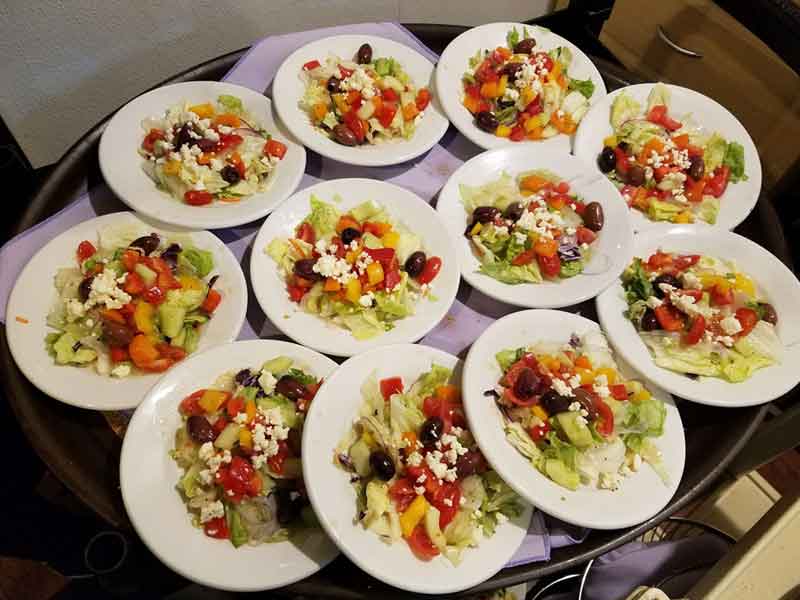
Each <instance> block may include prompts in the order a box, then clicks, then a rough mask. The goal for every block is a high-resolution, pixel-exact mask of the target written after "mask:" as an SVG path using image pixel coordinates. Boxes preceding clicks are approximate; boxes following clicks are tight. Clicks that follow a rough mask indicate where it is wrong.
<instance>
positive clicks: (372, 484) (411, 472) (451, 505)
mask: <svg viewBox="0 0 800 600" xmlns="http://www.w3.org/2000/svg"><path fill="white" fill-rule="evenodd" d="M451 379H452V372H451V371H450V369H448V368H445V367H442V366H440V365H436V364H433V365H431V369H430V371H428V372H426V373H423V374H422V375H421V376H420V377H419V378H418V379H417V380H416V381H414V382H412V383H411V385H410V386H408V387H406V385H407V383H408V382H404V381H403V379H402V378H400V377H389V378H386V379H382V380H380V381H379V380H378V378H377V377H376V376H375V375H374V374H373V375H372V376H370V377H369V378H368V379H367V380H366V381H365V382H364V384H363V386H362V389H361V393H362V397H363V404H362V407H361V411H360V415H359V418H358V420H357V421H355V423H354V424H353V427H352V428H351V429H350V431H348V433H347V435H346V436H345V437H344V438H343V439H342V441H341V442H340V444H339V445H338V446H337V448H336V450H335V454H334V463H335V464H336V465H337V466H339V467H340V468H342V469H343V470H344V471H346V472H347V473H349V474H350V481H351V483H352V484H353V488H354V489H355V492H356V510H355V513H356V515H357V516H356V518H355V521H356V522H358V523H360V524H361V526H363V527H364V528H365V529H367V530H369V531H372V532H374V533H375V534H376V535H378V536H380V538H381V540H382V541H384V542H386V543H387V544H393V543H395V542H399V541H401V540H405V542H406V543H407V544H408V546H409V548H410V549H411V551H412V552H413V553H414V555H415V556H416V557H417V558H419V559H420V560H424V561H428V560H431V559H433V558H435V557H436V556H439V555H443V556H445V557H446V558H447V559H449V560H450V561H451V562H452V563H453V564H454V565H457V564H458V563H459V562H460V559H461V554H462V552H463V550H464V549H465V548H469V547H474V546H477V545H478V544H479V540H480V538H481V537H483V536H486V537H489V536H492V535H493V534H494V532H495V529H496V527H497V526H498V525H499V524H501V523H503V522H505V521H506V520H507V519H508V518H511V517H516V516H518V515H519V514H521V512H522V505H521V504H520V501H519V498H518V497H517V495H516V494H515V493H514V492H513V491H512V490H511V488H509V487H508V485H507V484H506V483H505V482H503V481H502V480H501V479H500V477H499V476H498V475H497V473H495V472H494V471H492V470H490V469H489V467H488V465H487V463H486V461H485V459H484V458H483V455H482V454H481V452H480V450H479V449H478V447H477V445H476V443H475V440H474V439H473V437H472V435H471V433H470V432H469V429H468V428H467V424H466V420H465V418H464V413H463V409H462V405H461V395H460V390H459V389H458V388H457V387H456V386H455V385H453V384H452V383H449V382H450V381H451Z"/></svg>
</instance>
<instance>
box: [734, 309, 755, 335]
mask: <svg viewBox="0 0 800 600" xmlns="http://www.w3.org/2000/svg"><path fill="white" fill-rule="evenodd" d="M735 316H736V319H737V320H738V321H739V324H740V325H741V326H742V330H741V331H740V332H739V335H740V336H741V337H744V336H746V335H747V334H748V333H750V332H751V331H753V327H755V326H756V323H758V314H757V313H756V311H754V310H753V309H751V308H738V309H736V313H735Z"/></svg>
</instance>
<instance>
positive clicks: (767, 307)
mask: <svg viewBox="0 0 800 600" xmlns="http://www.w3.org/2000/svg"><path fill="white" fill-rule="evenodd" d="M758 307H759V308H760V309H761V314H762V315H763V316H762V317H761V318H762V319H763V320H764V321H766V322H767V323H770V324H772V325H777V324H778V312H777V311H776V310H775V307H774V306H772V304H770V303H768V302H759V303H758Z"/></svg>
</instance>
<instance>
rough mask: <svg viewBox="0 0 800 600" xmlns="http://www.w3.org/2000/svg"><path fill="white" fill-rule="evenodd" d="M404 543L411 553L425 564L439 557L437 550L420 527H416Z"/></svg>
mask: <svg viewBox="0 0 800 600" xmlns="http://www.w3.org/2000/svg"><path fill="white" fill-rule="evenodd" d="M406 541H407V542H408V545H409V547H410V548H411V551H412V552H413V553H414V555H415V556H416V557H417V558H418V559H420V560H424V561H426V562H427V561H429V560H431V559H432V558H434V557H436V556H438V555H439V549H438V548H437V547H436V546H434V545H433V542H432V541H431V538H429V537H428V534H427V533H426V532H425V527H424V526H422V525H417V526H416V527H415V528H414V531H413V532H411V535H410V536H409V537H408V539H407V540H406Z"/></svg>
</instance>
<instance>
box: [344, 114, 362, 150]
mask: <svg viewBox="0 0 800 600" xmlns="http://www.w3.org/2000/svg"><path fill="white" fill-rule="evenodd" d="M342 120H343V121H344V124H345V125H347V127H348V128H349V129H350V131H352V132H353V135H354V136H356V140H358V143H361V142H363V141H364V140H365V139H366V136H367V130H366V129H365V127H364V122H363V121H362V120H361V119H359V118H358V115H356V113H355V111H354V110H351V111H350V112H348V113H345V114H344V116H342Z"/></svg>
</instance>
